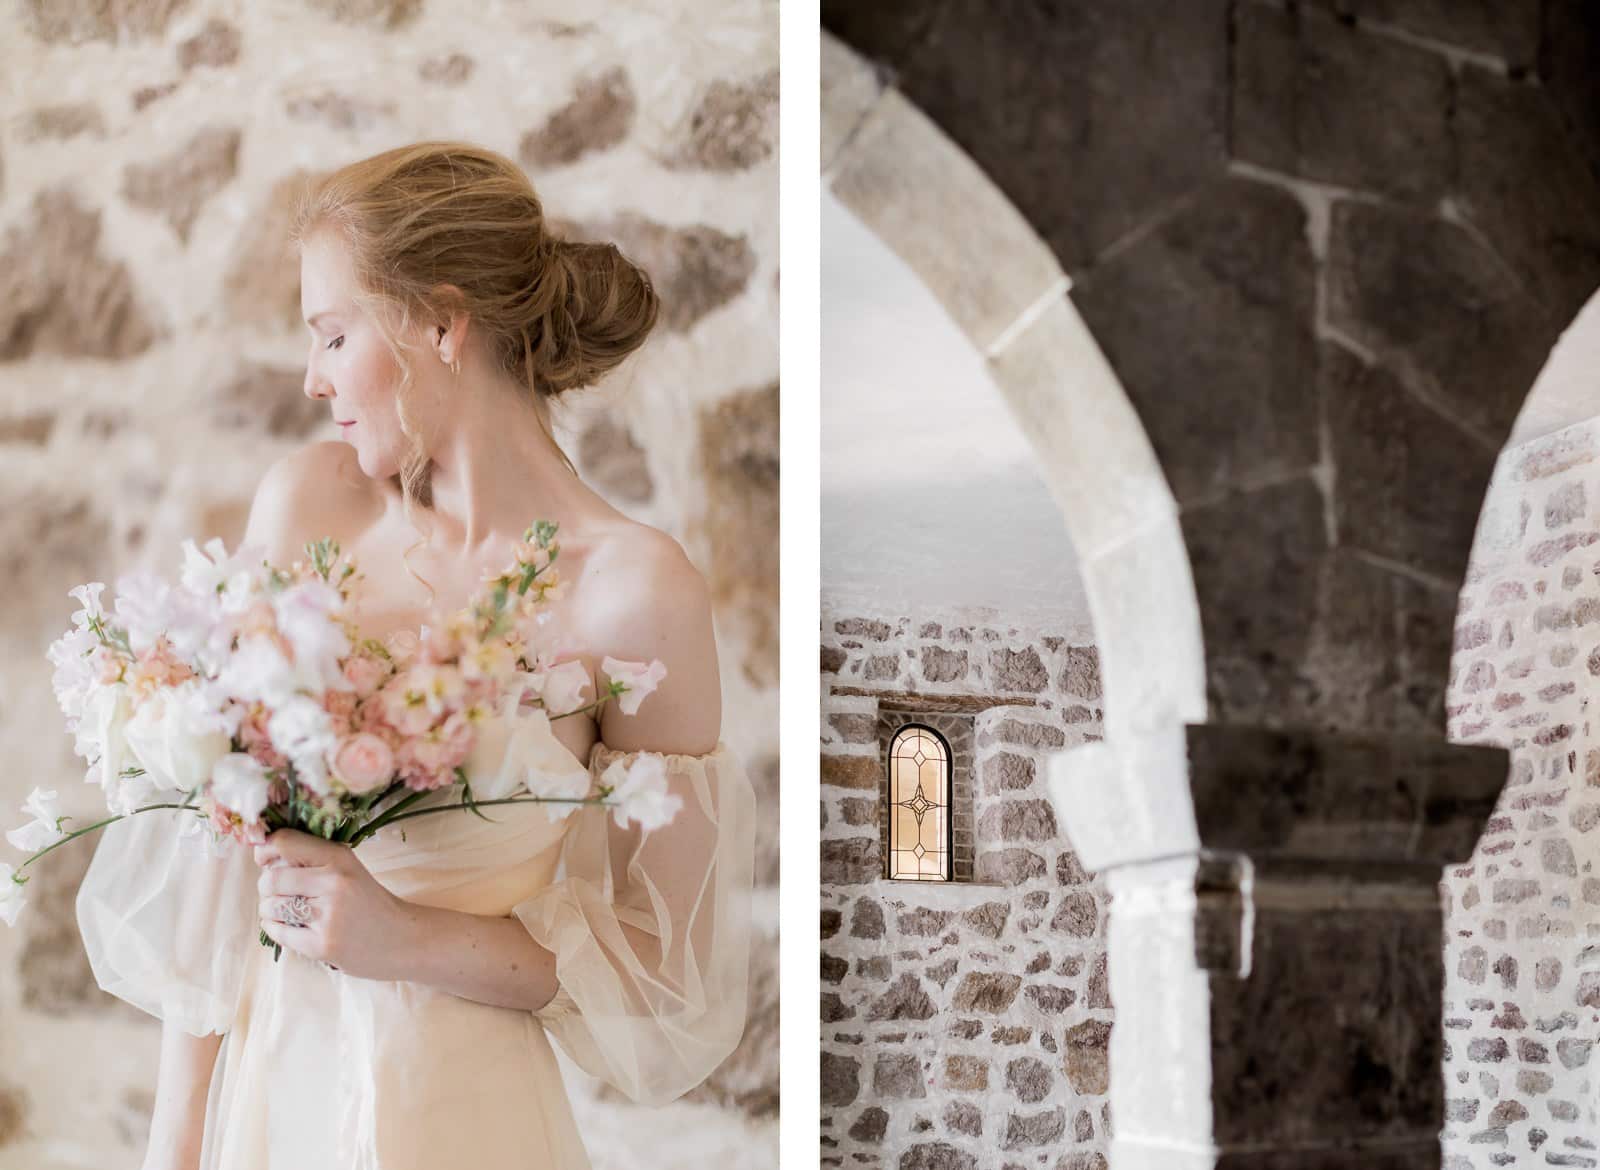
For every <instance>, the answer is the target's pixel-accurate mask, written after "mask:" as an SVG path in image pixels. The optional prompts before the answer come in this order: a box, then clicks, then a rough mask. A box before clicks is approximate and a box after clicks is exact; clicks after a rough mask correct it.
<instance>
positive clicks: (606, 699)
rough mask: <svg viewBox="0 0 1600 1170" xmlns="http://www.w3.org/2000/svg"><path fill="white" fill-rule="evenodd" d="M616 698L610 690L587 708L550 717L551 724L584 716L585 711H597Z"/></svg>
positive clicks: (578, 708)
mask: <svg viewBox="0 0 1600 1170" xmlns="http://www.w3.org/2000/svg"><path fill="white" fill-rule="evenodd" d="M618 693H620V692H618ZM614 698H616V695H614V694H612V693H610V691H609V690H608V691H607V693H606V694H604V695H601V696H600V697H599V698H598V699H596V700H595V701H594V702H592V703H590V704H588V705H587V706H584V707H576V708H574V709H573V710H571V711H564V712H562V713H561V714H560V715H552V716H550V722H551V723H554V722H555V721H556V720H557V719H571V718H572V717H573V716H574V715H582V714H583V713H584V712H585V711H593V710H597V709H598V708H600V707H603V706H605V705H606V704H607V703H609V702H610V701H611V700H612V699H614Z"/></svg>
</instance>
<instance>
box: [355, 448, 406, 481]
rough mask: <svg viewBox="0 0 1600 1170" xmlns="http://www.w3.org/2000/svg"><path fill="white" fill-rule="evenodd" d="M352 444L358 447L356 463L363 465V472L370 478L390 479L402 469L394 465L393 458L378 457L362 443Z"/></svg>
mask: <svg viewBox="0 0 1600 1170" xmlns="http://www.w3.org/2000/svg"><path fill="white" fill-rule="evenodd" d="M350 445H351V446H352V447H354V448H355V449H356V463H357V464H359V465H360V467H361V474H362V475H364V476H366V477H367V478H368V479H388V478H390V477H391V476H393V475H394V474H396V473H397V472H398V471H399V470H400V469H399V467H398V466H393V463H394V461H393V460H387V459H380V458H378V457H377V456H376V455H374V454H373V453H372V452H370V451H368V450H367V449H366V448H365V447H363V446H362V445H361V444H360V443H351V444H350Z"/></svg>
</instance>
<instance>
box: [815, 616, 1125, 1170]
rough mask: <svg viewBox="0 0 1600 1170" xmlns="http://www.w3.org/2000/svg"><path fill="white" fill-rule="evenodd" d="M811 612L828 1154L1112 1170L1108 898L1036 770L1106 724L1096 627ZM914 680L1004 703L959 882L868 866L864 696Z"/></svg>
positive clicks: (987, 739) (934, 1166)
mask: <svg viewBox="0 0 1600 1170" xmlns="http://www.w3.org/2000/svg"><path fill="white" fill-rule="evenodd" d="M822 619H823V620H822V663H821V665H822V691H823V700H822V702H823V737H822V809H821V813H822V923H821V931H822V960H821V961H822V1005H821V1007H822V1030H823V1043H822V1057H821V1060H822V1142H823V1164H824V1165H825V1166H848V1167H855V1166H877V1165H882V1166H891V1167H894V1166H898V1167H910V1166H914V1167H922V1168H927V1170H962V1168H965V1170H975V1168H977V1167H1000V1166H1007V1167H1024V1166H1026V1167H1033V1166H1042V1167H1051V1168H1056V1167H1060V1168H1063V1170H1105V1167H1106V1160H1105V1152H1106V1150H1107V1148H1108V1144H1109V1127H1110V1110H1109V1104H1108V1097H1107V1095H1106V1090H1107V1065H1106V1051H1107V1045H1108V1041H1109V1038H1110V1033H1111V1022H1112V1011H1111V1001H1110V997H1109V995H1108V991H1107V980H1106V951H1105V942H1104V928H1105V921H1106V909H1107V899H1106V893H1105V888H1104V886H1103V884H1102V883H1101V882H1100V881H1098V880H1094V879H1091V878H1090V877H1089V875H1088V874H1086V873H1085V872H1084V871H1083V868H1082V867H1081V866H1080V865H1079V864H1078V860H1077V857H1076V856H1075V854H1074V853H1073V851H1072V848H1071V845H1070V844H1069V842H1068V841H1067V838H1066V835H1065V832H1064V830H1063V829H1062V828H1061V827H1060V826H1059V825H1058V824H1057V823H1056V819H1055V815H1054V812H1053V810H1052V808H1051V805H1050V803H1049V801H1048V799H1047V798H1046V796H1045V793H1044V786H1043V775H1042V766H1043V758H1044V756H1045V755H1047V754H1048V753H1049V752H1051V751H1054V750H1056V749H1060V748H1063V747H1068V746H1072V745H1076V744H1080V743H1084V742H1088V741H1090V740H1094V739H1098V738H1099V737H1100V734H1101V733H1100V727H1101V709H1100V706H1099V703H1100V684H1099V665H1098V659H1097V656H1096V652H1095V649H1094V647H1093V646H1087V645H1078V644H1072V643H1069V642H1067V641H1066V640H1065V639H1062V638H1058V637H1054V636H1051V635H1049V634H1042V633H1040V632H1037V631H1030V630H1019V629H1015V628H1010V627H1008V626H1006V625H1004V624H996V623H994V622H993V621H985V620H982V615H972V614H968V615H965V617H964V618H963V615H961V614H956V615H953V616H951V615H930V616H924V617H921V618H907V617H903V616H901V617H879V616H870V615H862V614H838V613H831V612H829V607H828V605H827V604H826V602H824V606H823V615H822ZM841 688H850V689H857V690H861V691H867V692H870V693H867V694H859V695H854V694H840V693H837V691H838V690H839V689H841ZM908 694H918V695H922V696H937V697H942V698H945V699H948V700H953V701H956V702H960V701H961V700H962V699H963V698H970V697H981V698H983V699H985V700H988V701H993V702H995V703H996V704H997V705H994V706H989V707H984V708H982V709H979V710H978V711H977V713H976V717H975V730H976V753H975V756H976V758H975V763H976V773H977V782H976V784H975V789H974V797H973V800H974V814H975V817H974V821H975V825H976V842H975V846H976V853H977V863H976V881H975V882H973V883H971V884H961V883H956V884H947V883H938V884H933V883H920V882H893V883H891V882H888V881H886V880H884V879H883V878H882V876H881V874H882V863H881V856H880V852H879V848H880V847H879V839H878V829H877V823H878V821H877V818H878V801H879V793H878V777H879V774H880V771H881V768H882V764H881V758H880V757H881V751H880V746H879V739H878V734H877V711H878V708H879V706H880V704H891V703H911V702H914V700H910V699H907V698H906V697H905V696H906V695H908Z"/></svg>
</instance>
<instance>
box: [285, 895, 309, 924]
mask: <svg viewBox="0 0 1600 1170" xmlns="http://www.w3.org/2000/svg"><path fill="white" fill-rule="evenodd" d="M283 921H284V923H285V924H286V925H289V926H305V925H307V924H308V923H309V922H310V921H311V899H310V898H308V897H306V896H305V895H304V894H296V895H295V896H294V897H292V898H290V899H289V903H288V905H287V906H286V907H285V908H284V918H283Z"/></svg>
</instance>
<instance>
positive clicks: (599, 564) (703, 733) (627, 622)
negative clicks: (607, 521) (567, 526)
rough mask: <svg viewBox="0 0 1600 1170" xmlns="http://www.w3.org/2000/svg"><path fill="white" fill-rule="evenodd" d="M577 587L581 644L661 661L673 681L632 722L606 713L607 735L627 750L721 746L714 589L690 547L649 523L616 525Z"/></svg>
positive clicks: (591, 554)
mask: <svg viewBox="0 0 1600 1170" xmlns="http://www.w3.org/2000/svg"><path fill="white" fill-rule="evenodd" d="M576 587H577V589H578V590H579V591H580V594H581V596H582V601H581V602H580V605H581V607H582V609H583V612H584V615H585V616H584V619H583V623H582V626H583V629H582V634H581V637H582V640H583V642H584V643H585V644H587V645H588V646H589V647H591V648H592V649H593V651H594V652H595V653H596V654H597V655H598V654H606V655H609V656H611V657H613V658H617V659H621V660H622V661H625V662H650V661H653V660H654V661H659V662H661V663H662V665H664V666H665V667H666V678H667V679H668V680H669V681H668V682H667V683H665V684H663V686H662V688H661V690H660V692H659V693H658V694H656V695H655V696H653V697H652V698H651V699H650V700H649V702H648V703H647V704H646V705H645V706H643V707H641V708H640V709H639V712H638V713H637V714H635V715H631V716H630V715H626V714H624V713H623V712H622V711H620V710H619V709H615V708H608V709H607V710H606V712H605V715H604V718H603V721H602V726H601V738H602V739H603V740H604V741H605V742H606V743H607V744H609V745H610V746H612V747H614V748H618V749H621V750H627V751H633V750H649V751H665V752H686V753H690V754H703V753H704V752H707V751H710V750H711V749H712V748H713V747H715V746H716V743H717V740H718V737H719V735H720V730H721V726H722V706H721V692H722V687H721V681H720V670H719V667H718V663H717V641H716V632H715V629H714V626H713V621H712V610H711V590H710V587H709V586H708V585H707V583H706V579H705V577H704V576H702V575H701V573H700V571H699V570H698V569H697V568H695V566H694V563H693V562H692V561H691V560H690V559H689V556H688V554H687V553H686V552H685V551H684V549H683V546H682V545H680V544H679V543H678V542H677V541H676V540H674V539H673V538H672V537H670V536H668V535H667V534H666V533H665V532H662V531H661V530H660V529H657V528H652V527H650V526H649V525H647V524H640V523H638V522H636V521H628V522H626V523H625V524H617V525H614V526H611V527H610V529H609V530H608V531H607V532H606V534H605V535H604V537H602V538H601V539H600V540H599V541H598V542H597V543H596V544H595V545H593V546H592V547H591V548H590V549H589V550H588V556H587V558H586V561H585V565H584V569H583V573H582V576H581V578H580V580H579V582H578V584H577V586H576Z"/></svg>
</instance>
